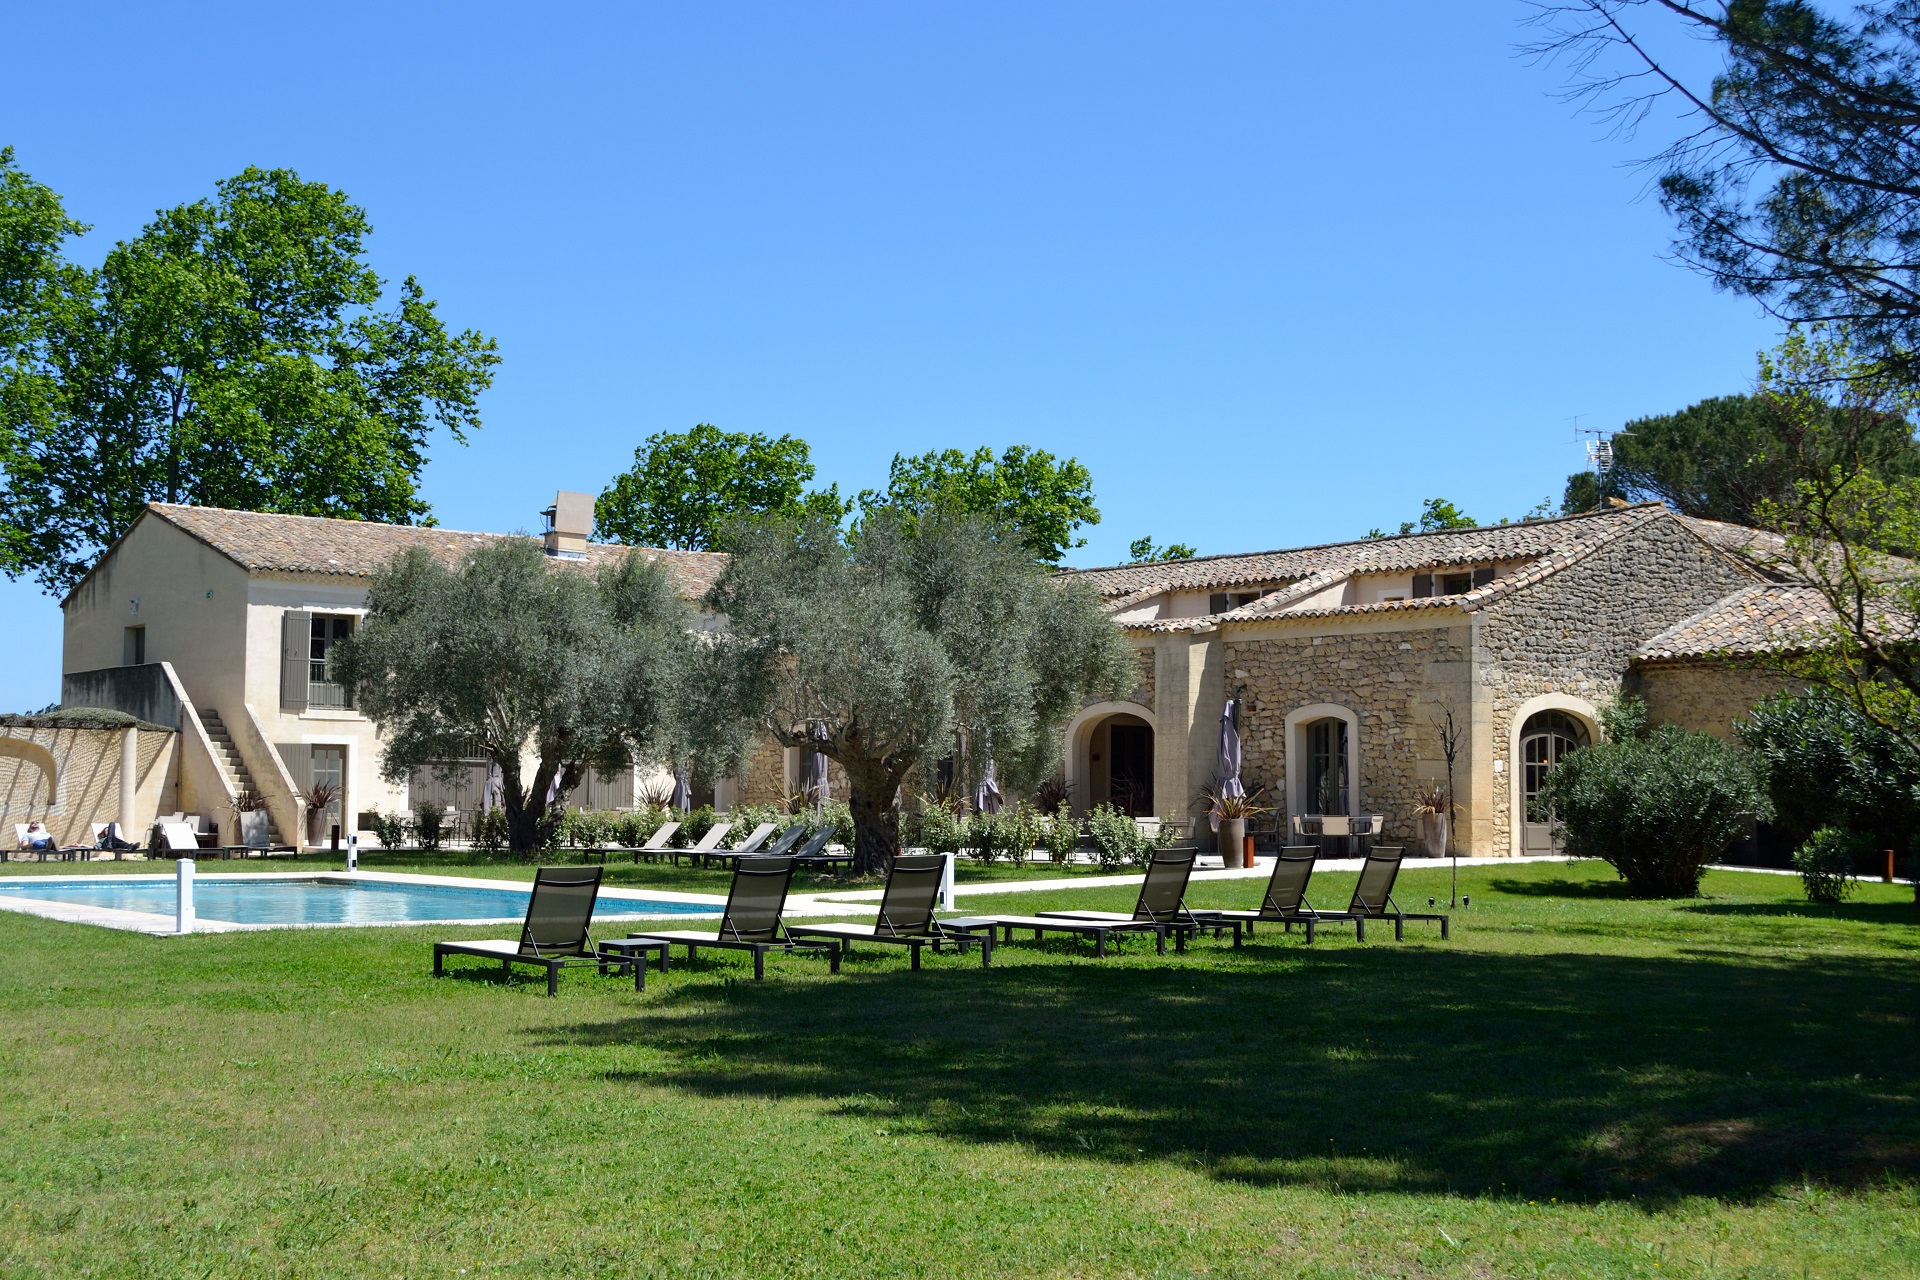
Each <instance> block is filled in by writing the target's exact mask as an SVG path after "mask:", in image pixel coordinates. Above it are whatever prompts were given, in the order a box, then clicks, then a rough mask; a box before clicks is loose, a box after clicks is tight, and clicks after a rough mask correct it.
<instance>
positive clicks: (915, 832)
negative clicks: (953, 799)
mask: <svg viewBox="0 0 1920 1280" xmlns="http://www.w3.org/2000/svg"><path fill="white" fill-rule="evenodd" d="M909 817H910V821H909V822H908V823H907V824H906V832H905V842H906V843H907V844H909V845H911V846H914V847H918V848H922V849H925V850H927V851H928V852H929V853H958V852H959V851H960V850H961V849H962V848H964V847H965V846H966V843H967V832H968V828H967V822H966V819H964V818H963V817H962V816H961V815H960V814H958V813H955V812H954V811H953V810H952V809H951V808H949V807H948V806H947V805H944V804H939V803H936V802H934V801H932V800H929V799H927V798H926V797H924V796H923V797H922V798H921V801H920V807H919V808H918V809H917V810H915V811H914V812H913V813H912V814H911V815H909Z"/></svg>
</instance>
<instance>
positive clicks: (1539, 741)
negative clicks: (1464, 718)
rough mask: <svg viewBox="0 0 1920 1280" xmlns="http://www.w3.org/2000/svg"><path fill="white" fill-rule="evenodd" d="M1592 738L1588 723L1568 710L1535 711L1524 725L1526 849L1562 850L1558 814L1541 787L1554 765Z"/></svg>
mask: <svg viewBox="0 0 1920 1280" xmlns="http://www.w3.org/2000/svg"><path fill="white" fill-rule="evenodd" d="M1588 740H1589V739H1588V735H1587V727H1586V726H1585V725H1583V724H1581V723H1580V721H1578V720H1576V719H1575V718H1574V717H1572V716H1570V715H1568V714H1567V713H1566V712H1564V711H1539V712H1535V713H1534V714H1533V715H1531V716H1528V717H1527V722H1526V723H1525V724H1524V725H1522V726H1521V727H1520V770H1521V776H1520V786H1521V802H1522V805H1523V806H1524V807H1523V810H1522V812H1523V813H1524V814H1525V815H1526V821H1525V830H1524V831H1523V832H1522V833H1521V852H1522V853H1555V852H1558V851H1559V846H1558V844H1557V843H1556V842H1555V840H1554V835H1553V826H1554V821H1555V816H1556V815H1555V814H1554V812H1553V810H1552V809H1551V808H1549V807H1548V806H1547V804H1546V803H1545V802H1544V801H1543V800H1542V799H1541V798H1540V788H1541V785H1542V784H1543V783H1545V782H1546V780H1547V775H1548V774H1549V773H1552V772H1553V769H1554V766H1555V765H1557V764H1559V763H1560V762H1561V761H1562V760H1563V759H1565V758H1566V757H1567V755H1568V754H1569V753H1571V752H1574V751H1578V750H1579V749H1580V748H1581V747H1584V746H1586V745H1587V742H1588Z"/></svg>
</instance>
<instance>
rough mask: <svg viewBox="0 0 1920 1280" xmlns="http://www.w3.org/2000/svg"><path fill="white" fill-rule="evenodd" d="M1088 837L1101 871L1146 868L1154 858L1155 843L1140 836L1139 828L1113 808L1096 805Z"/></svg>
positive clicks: (1091, 817)
mask: <svg viewBox="0 0 1920 1280" xmlns="http://www.w3.org/2000/svg"><path fill="white" fill-rule="evenodd" d="M1087 836H1088V838H1089V839H1091V840H1092V841H1093V855H1094V858H1095V859H1096V860H1097V861H1098V862H1099V863H1100V869H1101V870H1102V871H1118V870H1119V869H1120V868H1121V867H1124V866H1128V865H1133V866H1143V865H1145V863H1146V862H1147V860H1148V859H1149V858H1151V857H1152V856H1153V842H1152V841H1151V840H1149V839H1147V837H1146V836H1145V835H1144V834H1143V833H1142V832H1141V830H1140V824H1139V823H1137V822H1135V821H1134V820H1133V819H1132V818H1130V817H1128V816H1127V815H1126V814H1124V813H1122V812H1120V811H1119V810H1118V809H1116V808H1114V807H1113V806H1112V805H1110V804H1098V805H1095V806H1094V807H1093V811H1092V812H1090V813H1089V814H1087Z"/></svg>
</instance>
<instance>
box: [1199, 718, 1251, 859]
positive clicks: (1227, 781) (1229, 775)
mask: <svg viewBox="0 0 1920 1280" xmlns="http://www.w3.org/2000/svg"><path fill="white" fill-rule="evenodd" d="M1216 772H1217V773H1218V774H1219V776H1220V781H1219V785H1218V788H1217V794H1218V795H1219V796H1220V798H1221V799H1226V798H1227V797H1229V796H1244V795H1246V794H1247V789H1246V788H1245V787H1243V786H1241V785H1240V701H1239V699H1237V698H1228V699H1227V702H1226V705H1225V706H1223V707H1221V708H1220V760H1219V766H1218V768H1217V769H1216ZM1207 819H1208V821H1209V823H1211V825H1212V826H1213V829H1214V830H1215V831H1218V830H1219V829H1220V811H1219V809H1218V808H1216V809H1215V810H1214V811H1213V812H1212V813H1210V814H1208V815H1207Z"/></svg>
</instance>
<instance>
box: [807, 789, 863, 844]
mask: <svg viewBox="0 0 1920 1280" xmlns="http://www.w3.org/2000/svg"><path fill="white" fill-rule="evenodd" d="M821 827H830V828H832V830H833V835H832V836H830V837H828V841H827V842H828V843H829V844H837V845H839V846H840V847H842V848H843V849H852V848H853V810H852V808H850V807H849V806H848V804H847V802H846V801H845V800H829V801H827V803H826V804H825V805H823V806H821V808H820V809H819V810H818V811H817V812H815V813H813V814H812V815H810V816H809V817H808V819H807V830H808V831H809V832H814V831H818V830H819V829H820V828H821Z"/></svg>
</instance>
